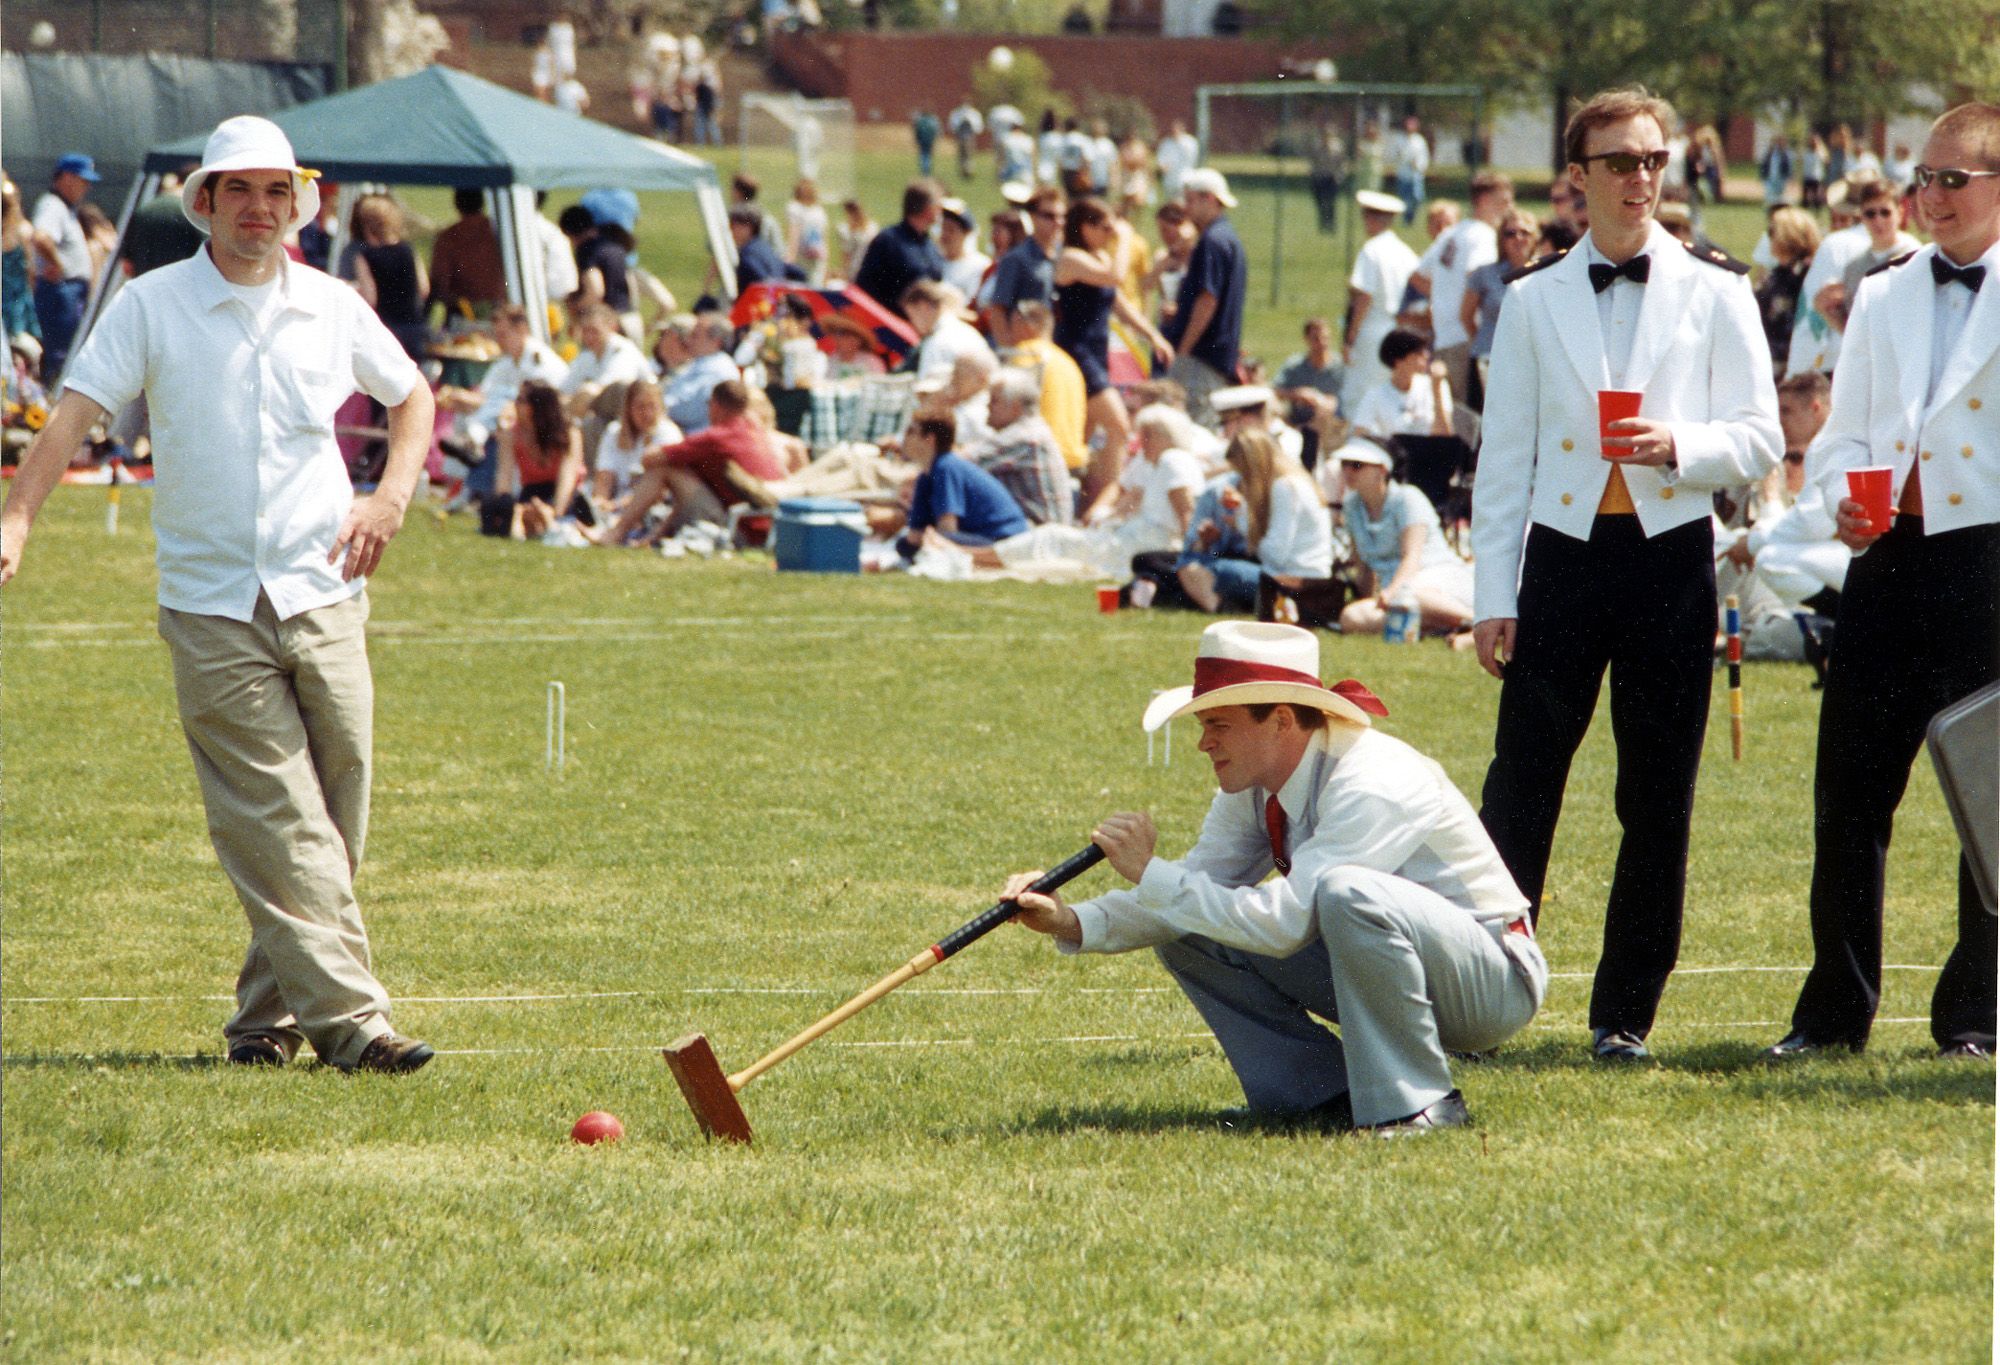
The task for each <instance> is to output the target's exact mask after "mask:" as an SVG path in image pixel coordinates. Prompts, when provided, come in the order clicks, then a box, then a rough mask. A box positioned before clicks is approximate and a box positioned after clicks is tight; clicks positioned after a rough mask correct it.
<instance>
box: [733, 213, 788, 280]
mask: <svg viewBox="0 0 2000 1365" xmlns="http://www.w3.org/2000/svg"><path fill="white" fill-rule="evenodd" d="M763 227H764V215H763V214H761V213H759V212H758V211H757V210H756V209H755V208H754V207H750V206H747V205H738V206H737V207H735V208H733V209H731V210H730V211H729V236H730V240H732V241H734V242H735V243H736V290H737V292H738V293H741V292H742V291H744V290H745V289H748V288H749V287H750V286H751V285H753V284H763V283H766V282H770V283H774V284H783V283H784V282H785V281H787V280H793V281H798V282H803V281H804V280H805V277H806V273H805V271H803V270H801V269H799V268H798V267H797V266H795V265H789V264H787V263H786V262H785V259H784V257H782V256H780V255H779V254H778V252H777V250H776V248H774V247H773V246H772V245H771V244H770V243H769V242H768V241H766V240H764V238H763V236H762V235H761V233H762V231H763Z"/></svg>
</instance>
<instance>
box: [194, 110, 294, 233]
mask: <svg viewBox="0 0 2000 1365" xmlns="http://www.w3.org/2000/svg"><path fill="white" fill-rule="evenodd" d="M218 171H290V172H291V173H292V202H293V205H294V207H295V209H296V212H297V217H296V218H294V219H293V222H298V223H310V222H311V221H312V220H313V219H315V218H317V217H319V186H317V185H315V184H314V183H313V182H314V181H315V180H318V179H319V172H318V171H309V170H307V169H306V168H305V167H303V166H301V165H299V163H298V158H297V157H296V156H294V155H293V154H292V141H291V139H290V138H288V137H286V136H285V132H284V129H282V128H280V127H279V126H278V125H277V124H275V123H273V122H271V120H269V119H267V118H258V117H257V116H256V115H255V114H239V115H237V116H236V117H235V118H227V119H224V120H223V121H222V122H221V123H218V124H217V125H216V126H215V131H214V132H213V133H210V134H209V136H208V145H207V146H206V147H204V148H202V152H201V169H199V170H197V171H196V172H195V173H194V174H192V175H190V176H189V177H188V178H187V181H186V183H185V184H183V185H182V186H181V212H182V213H184V214H186V215H187V220H188V221H189V222H190V223H193V224H194V225H195V226H196V227H198V228H200V229H201V230H202V231H203V232H207V231H208V230H209V223H208V219H207V218H206V217H205V216H203V215H202V214H199V213H196V212H195V210H194V197H195V194H196V192H197V191H199V190H200V189H201V187H202V184H203V182H204V181H206V180H207V179H208V177H209V176H211V175H214V174H215V173H216V172H218ZM286 226H287V227H290V226H291V224H290V223H288V224H286Z"/></svg>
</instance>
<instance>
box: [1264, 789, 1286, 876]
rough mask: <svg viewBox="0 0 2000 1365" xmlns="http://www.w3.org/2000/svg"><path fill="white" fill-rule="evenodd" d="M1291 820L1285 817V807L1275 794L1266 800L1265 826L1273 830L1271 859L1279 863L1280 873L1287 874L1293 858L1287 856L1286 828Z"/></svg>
mask: <svg viewBox="0 0 2000 1365" xmlns="http://www.w3.org/2000/svg"><path fill="white" fill-rule="evenodd" d="M1289 823H1290V822H1289V821H1287V820H1286V819H1285V808H1284V807H1283V806H1281V805H1279V804H1278V798H1277V797H1275V796H1273V797H1271V798H1270V799H1268V800H1267V801H1265V802H1264V828H1265V829H1267V830H1269V831H1270V832H1271V860H1272V861H1273V862H1275V863H1277V865H1278V874H1279V875H1280V876H1284V875H1287V874H1289V873H1290V872H1291V870H1292V860H1291V859H1290V858H1288V857H1286V856H1285V828H1286V826H1287V825H1288V824H1289Z"/></svg>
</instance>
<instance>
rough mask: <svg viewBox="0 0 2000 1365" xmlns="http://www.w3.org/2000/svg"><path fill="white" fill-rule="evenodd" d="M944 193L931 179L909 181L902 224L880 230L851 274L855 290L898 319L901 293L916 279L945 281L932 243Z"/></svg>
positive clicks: (940, 259)
mask: <svg viewBox="0 0 2000 1365" xmlns="http://www.w3.org/2000/svg"><path fill="white" fill-rule="evenodd" d="M943 198H944V191H943V190H942V189H940V188H939V187H938V184H937V182H936V181H934V180H912V181H911V182H910V185H909V188H908V189H906V190H904V191H903V221H902V222H900V223H896V224H893V225H892V226H890V227H886V228H883V229H882V230H881V231H880V232H878V233H876V234H875V240H874V241H872V242H870V243H869V244H868V251H867V254H866V255H864V256H862V258H861V265H860V268H858V269H857V270H856V271H855V272H854V287H855V288H856V289H859V290H860V291H861V292H862V293H864V294H866V295H867V296H868V297H869V298H871V299H873V300H875V302H877V303H879V304H881V305H882V306H883V307H884V308H887V309H888V310H889V311H890V312H892V313H894V314H895V315H896V316H897V317H902V316H904V314H903V303H902V299H903V291H904V290H905V289H908V288H909V287H910V286H911V285H913V284H915V283H916V282H917V281H918V280H942V279H943V278H944V253H943V252H941V251H939V250H938V249H937V243H935V242H933V241H932V240H931V228H933V227H934V226H936V224H937V220H938V214H939V212H940V211H941V210H940V209H939V202H940V201H941V200H942V199H943Z"/></svg>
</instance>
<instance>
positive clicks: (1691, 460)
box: [1472, 224, 1784, 621]
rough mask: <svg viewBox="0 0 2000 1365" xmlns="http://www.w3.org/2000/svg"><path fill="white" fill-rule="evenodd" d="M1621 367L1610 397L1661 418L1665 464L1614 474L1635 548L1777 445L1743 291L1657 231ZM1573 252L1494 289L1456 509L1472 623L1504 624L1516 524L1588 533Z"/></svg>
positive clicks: (1582, 307) (1595, 376)
mask: <svg viewBox="0 0 2000 1365" xmlns="http://www.w3.org/2000/svg"><path fill="white" fill-rule="evenodd" d="M1647 250H1648V251H1649V252H1651V254H1652V257H1653V264H1652V268H1651V269H1652V274H1651V277H1650V278H1649V279H1648V281H1647V283H1646V287H1645V293H1644V295H1643V296H1642V298H1641V301H1640V305H1639V318H1638V323H1637V326H1636V331H1635V335H1634V336H1633V338H1632V356H1631V359H1630V361H1629V362H1628V363H1627V366H1626V372H1625V374H1624V376H1623V382H1621V383H1619V384H1617V385H1616V386H1615V387H1618V388H1624V389H1637V390H1640V391H1641V392H1643V393H1644V394H1645V400H1644V401H1643V402H1642V403H1641V404H1640V406H1639V415H1640V416H1642V417H1652V418H1657V419H1659V420H1661V421H1664V422H1666V423H1667V424H1668V425H1669V426H1670V427H1671V429H1672V431H1673V436H1674V452H1675V453H1674V461H1675V462H1674V464H1672V465H1668V466H1660V467H1650V466H1642V465H1627V466H1625V485H1626V488H1627V489H1628V490H1629V491H1630V493H1631V494H1632V502H1633V504H1634V506H1636V507H1637V509H1638V514H1639V522H1640V525H1641V526H1643V527H1644V528H1645V532H1646V534H1647V535H1648V536H1656V535H1658V534H1660V533H1661V532H1662V531H1670V530H1672V529H1673V528H1674V527H1676V526H1682V525H1685V524H1686V523H1688V522H1690V521H1699V520H1701V519H1702V518H1704V517H1706V516H1708V514H1709V506H1710V504H1709V498H1708V494H1709V493H1710V492H1711V491H1712V490H1714V489H1717V488H1723V487H1729V486H1731V485H1736V484H1746V483H1755V482H1756V481H1757V480H1759V479H1761V478H1763V477H1764V475H1765V474H1767V473H1768V472H1770V470H1771V469H1772V467H1773V466H1775V465H1776V464H1777V461H1778V456H1779V454H1780V452H1781V451H1782V450H1783V446H1784V440H1783V436H1782V434H1781V433H1780V432H1779V429H1778V395H1777V390H1776V388H1775V386H1774V385H1773V384H1772V382H1771V352H1770V348H1769V346H1768V344H1767V343H1766V342H1765V340H1764V329H1763V326H1762V324H1761V323H1760V322H1759V320H1758V315H1757V304H1756V301H1755V300H1754V299H1753V298H1752V297H1751V294H1750V283H1749V281H1748V280H1747V279H1745V278H1744V277H1743V276H1742V275H1741V274H1739V273H1737V271H1736V270H1734V269H1731V268H1729V267H1728V266H1727V265H1724V264H1718V263H1716V262H1717V261H1721V262H1727V261H1728V258H1727V257H1723V256H1719V255H1718V256H1717V257H1715V258H1713V259H1710V258H1698V257H1697V256H1696V255H1694V254H1692V253H1691V252H1690V250H1689V249H1688V248H1687V247H1684V246H1683V245H1682V244H1681V243H1680V242H1679V241H1677V240H1676V239H1675V238H1674V237H1673V236H1672V234H1670V233H1668V232H1667V230H1666V229H1665V228H1662V227H1660V226H1659V225H1658V224H1655V225H1654V226H1653V234H1652V240H1651V241H1650V243H1649V244H1648V246H1647ZM1587 254H1588V253H1586V252H1584V251H1582V250H1581V249H1578V250H1572V251H1571V252H1569V253H1568V254H1567V255H1566V256H1564V257H1563V258H1562V259H1560V260H1558V261H1555V262H1553V263H1552V264H1549V265H1546V266H1540V267H1530V268H1529V272H1528V273H1526V274H1523V275H1520V276H1517V277H1516V278H1515V280H1514V282H1513V283H1512V284H1510V285H1508V286H1507V297H1506V302H1505V303H1504V304H1503V305H1502V307H1501V310H1500V326H1499V330H1498V331H1497V332H1496V333H1495V335H1494V340H1493V360H1492V368H1491V370H1490V371H1489V373H1488V378H1487V384H1486V411H1485V413H1484V414H1483V416H1484V418H1485V423H1484V431H1483V436H1482V440H1481V443H1480V450H1479V473H1478V483H1477V487H1476V491H1475V494H1474V497H1473V506H1472V548H1473V559H1474V566H1475V570H1476V573H1475V579H1474V591H1473V598H1474V601H1473V605H1474V614H1475V616H1476V617H1477V618H1478V619H1479V620H1482V621H1484V620H1490V619H1492V618H1494V617H1511V616H1516V615H1518V614H1519V610H1518V601H1519V591H1520V580H1521V553H1522V547H1523V544H1524V542H1525V540H1526V538H1527V531H1528V525H1529V523H1530V522H1534V523H1536V524H1539V525H1542V526H1546V527H1548V528H1550V529H1551V530H1554V531H1560V532H1562V533H1563V534H1564V535H1568V536H1574V537H1575V538H1577V539H1578V540H1587V539H1589V537H1590V527H1591V522H1592V521H1593V520H1594V519H1595V517H1596V515H1597V504H1598V502H1599V500H1600V499H1602V498H1603V496H1604V485H1605V482H1606V481H1607V480H1608V479H1609V478H1610V477H1611V465H1610V463H1609V462H1608V461H1607V460H1605V459H1604V458H1603V454H1602V447H1601V445H1600V443H1599V440H1598V436H1597V391H1598V390H1599V389H1608V388H1612V387H1614V385H1613V383H1612V381H1611V376H1610V374H1609V373H1608V369H1607V365H1606V362H1605V358H1604V339H1603V336H1602V329H1601V327H1600V326H1599V324H1598V319H1597V292H1596V291H1595V290H1594V289H1592V288H1591V286H1590V274H1589V271H1588V269H1587V262H1586V260H1585V257H1586V255H1587Z"/></svg>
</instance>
